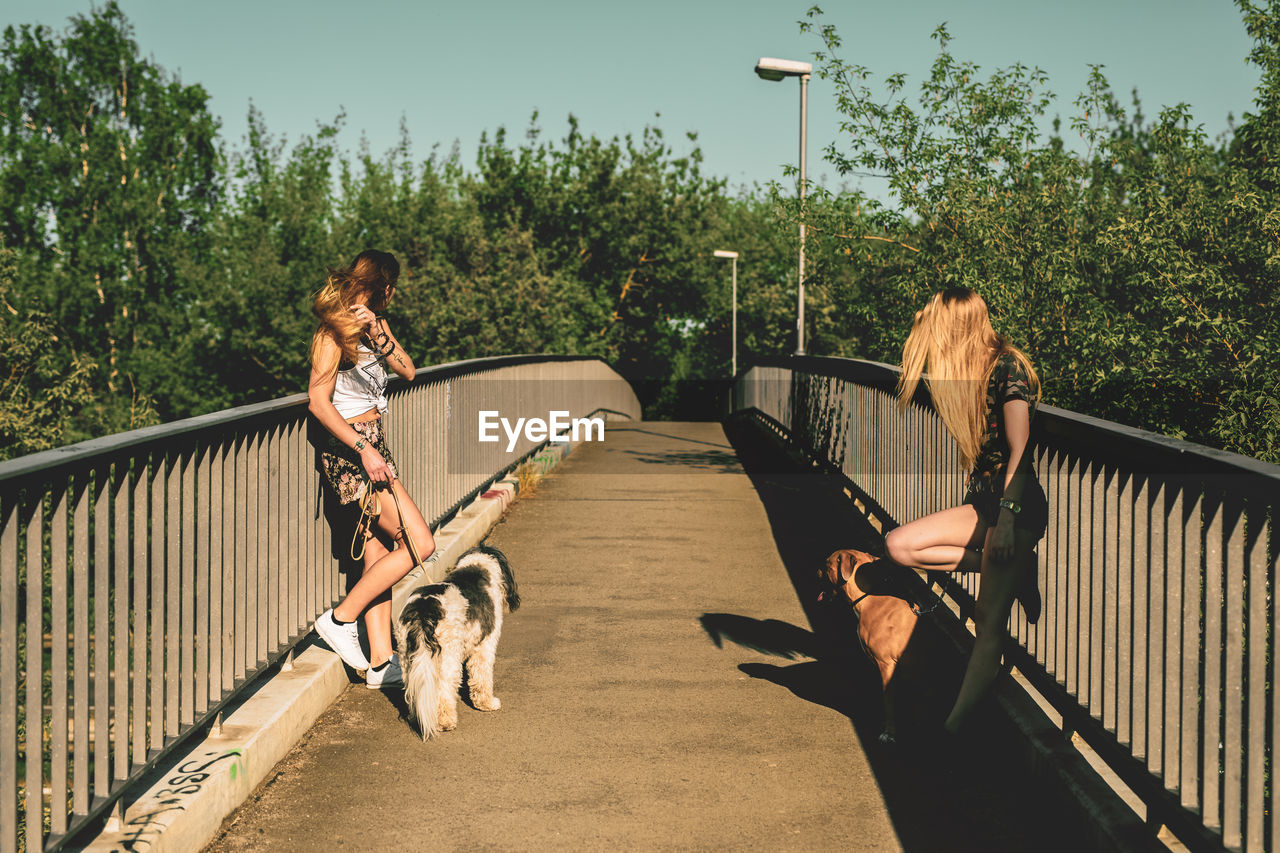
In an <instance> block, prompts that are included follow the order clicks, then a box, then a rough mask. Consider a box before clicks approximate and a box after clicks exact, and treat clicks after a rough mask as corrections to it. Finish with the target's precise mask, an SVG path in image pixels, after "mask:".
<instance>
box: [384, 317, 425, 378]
mask: <svg viewBox="0 0 1280 853" xmlns="http://www.w3.org/2000/svg"><path fill="white" fill-rule="evenodd" d="M378 324H379V325H380V326H381V327H382V331H383V332H384V333H385V334H386V336H387V338H388V339H389V340H390V341H391V346H392V349H391V351H390V352H389V353H387V366H388V367H390V368H391V369H392V370H393V371H395V374H396V375H397V376H399V377H400V378H401V379H412V378H413V377H414V376H415V375H416V374H417V371H416V370H415V369H414V366H413V359H411V358H410V357H409V353H407V352H405V351H404V347H402V346H400V342H399V341H397V340H396V336H395V335H393V334H391V326H390V325H389V324H388V323H387V321H386V320H385V319H382V318H379V319H378Z"/></svg>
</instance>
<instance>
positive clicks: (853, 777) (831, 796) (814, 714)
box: [210, 423, 1071, 851]
mask: <svg viewBox="0 0 1280 853" xmlns="http://www.w3.org/2000/svg"><path fill="white" fill-rule="evenodd" d="M731 438H732V439H733V440H732V441H731V440H730V439H731ZM735 445H736V447H735ZM739 451H740V452H741V457H740V456H739ZM744 460H745V462H746V464H747V465H748V467H749V468H750V469H751V471H750V475H749V474H748V473H747V471H746V470H744V467H743V465H744ZM410 486H411V487H412V484H410ZM842 497H843V496H841V495H838V494H834V493H832V491H831V489H830V488H829V486H826V485H823V484H821V483H819V482H818V480H816V479H815V478H814V475H808V474H796V473H794V472H793V471H791V470H789V469H788V468H787V466H786V464H785V460H783V459H781V458H780V457H776V454H773V451H771V450H770V448H769V447H768V446H767V444H766V443H763V442H761V441H760V440H759V438H758V436H756V435H755V434H754V433H752V434H747V433H746V432H745V431H744V432H742V434H738V433H737V432H736V431H733V430H731V435H730V436H726V433H725V431H724V430H723V429H722V428H721V426H720V425H719V424H714V423H629V424H619V425H614V426H613V428H611V429H610V430H609V431H608V433H607V436H606V440H605V442H603V443H602V444H584V445H582V446H580V447H579V448H578V449H576V450H575V451H574V453H573V454H571V455H570V456H569V457H568V458H567V459H566V460H565V462H564V463H562V464H561V466H560V467H559V468H558V469H556V470H555V471H554V472H553V473H552V474H551V475H550V476H548V477H547V478H546V479H545V480H543V482H542V483H541V484H540V485H539V487H538V488H537V490H536V491H535V492H534V493H533V494H530V495H522V496H521V498H520V500H519V501H518V502H517V503H516V504H515V505H514V507H513V508H512V510H511V511H510V513H509V514H508V515H507V517H506V518H505V519H504V521H503V522H502V523H501V524H499V525H498V527H496V528H495V529H494V531H493V533H492V534H491V536H490V538H489V544H492V545H496V546H497V547H499V548H501V549H503V550H504V551H505V552H506V553H507V554H508V556H509V557H510V560H511V564H512V567H513V569H514V571H515V575H516V578H517V581H518V582H519V584H520V591H521V594H522V597H523V599H524V606H523V607H522V608H521V609H520V610H519V611H518V612H517V613H515V614H513V615H511V616H510V617H508V621H507V623H506V626H505V628H504V631H503V636H502V641H501V644H500V645H499V649H498V661H497V667H496V677H495V688H496V689H495V692H496V693H497V695H498V696H499V697H500V698H501V699H502V702H503V705H502V710H500V711H497V712H494V713H482V712H479V711H475V710H474V709H471V708H469V707H467V706H466V705H465V704H464V705H462V706H461V713H460V721H459V725H458V728H457V729H456V730H455V731H453V732H449V733H446V734H444V735H442V736H441V737H440V738H439V739H437V740H433V741H431V742H429V743H423V742H421V741H420V740H419V739H418V736H417V735H416V733H415V732H414V731H413V730H412V729H411V728H410V727H409V725H408V724H407V723H406V722H405V720H404V718H403V701H402V698H401V697H400V696H398V695H396V694H393V693H382V692H379V691H372V690H367V689H365V688H364V687H363V685H360V684H357V685H353V686H352V688H351V689H349V690H348V691H347V692H346V693H345V694H344V695H343V696H342V698H341V699H339V701H338V702H336V703H335V704H334V705H333V706H332V707H331V708H330V709H329V710H328V711H327V712H326V713H325V714H324V715H323V716H322V717H321V718H320V720H319V721H318V723H317V724H316V725H315V727H314V728H313V729H312V730H311V732H310V733H309V734H308V735H307V736H306V737H305V738H304V739H303V741H302V742H301V743H300V744H299V745H298V746H297V747H296V748H295V749H294V750H293V751H292V752H291V753H290V754H289V755H288V756H287V757H286V758H285V759H284V760H283V761H282V762H281V763H280V764H279V765H278V766H277V767H276V770H275V772H274V773H273V774H272V776H271V777H270V778H269V779H268V781H267V782H266V783H264V785H263V786H262V787H261V788H260V789H259V790H258V791H257V792H256V793H255V795H254V796H253V797H252V798H251V799H250V800H249V801H248V802H247V803H246V804H245V805H244V806H243V807H242V808H240V809H239V810H238V811H237V812H236V813H235V814H234V815H233V816H232V817H231V818H229V819H228V821H227V822H226V824H225V825H224V827H223V830H222V832H221V833H220V835H219V837H218V838H217V839H216V840H215V842H214V843H213V845H212V846H211V848H210V849H212V850H219V851H222V850H227V851H232V850H235V851H238V850H313V849H314V850H318V849H326V850H331V849H338V848H341V849H357V850H381V849H421V850H464V849H465V850H475V849H497V850H532V849H566V850H594V849H606V848H609V849H619V848H620V849H642V850H647V849H699V850H710V849H717V850H743V849H752V850H764V849H768V850H816V849H824V850H899V849H905V850H913V851H927V850H928V851H931V850H938V849H949V850H953V851H954V850H983V851H993V850H996V851H998V850H1023V849H1036V850H1045V849H1050V850H1051V849H1070V847H1071V845H1070V844H1069V843H1068V841H1067V836H1065V835H1063V834H1062V832H1060V831H1059V829H1058V828H1056V827H1054V826H1052V824H1051V823H1046V818H1045V816H1044V810H1043V809H1038V808H1035V807H1033V804H1032V803H1030V802H1029V801H1028V800H1029V798H1028V795H1027V793H1026V792H1025V791H1024V790H1021V789H1020V786H1019V785H1018V784H1017V783H1016V781H1014V780H1013V779H1012V778H1011V777H1010V776H1009V775H1008V774H1007V773H1006V772H1005V771H1004V770H1003V769H1002V768H1001V766H1000V762H999V761H998V760H992V761H986V760H983V761H971V760H968V759H966V758H965V757H963V756H960V757H957V756H955V755H946V756H941V757H940V756H939V755H938V753H937V752H936V750H935V749H934V748H932V747H930V746H928V744H929V743H931V742H932V741H930V739H929V737H928V731H929V729H930V727H932V726H936V724H937V721H938V720H939V719H940V717H941V715H942V714H943V713H945V710H946V706H947V705H948V704H949V698H950V696H952V695H954V692H953V691H954V684H952V683H948V682H947V680H946V678H938V677H935V676H933V675H930V676H928V677H919V676H917V677H915V678H914V680H912V678H911V676H910V675H909V674H908V675H907V676H903V677H904V678H906V679H907V682H906V686H905V687H904V699H903V701H905V702H908V703H909V704H910V705H911V707H913V708H914V709H915V710H914V711H913V712H909V713H908V714H907V715H906V716H907V717H908V719H907V720H906V721H905V722H904V723H903V724H902V729H903V731H904V732H905V733H906V734H908V735H911V734H913V733H914V735H915V738H916V740H917V741H918V743H916V744H915V745H910V744H908V745H904V746H900V747H898V748H889V747H884V746H882V745H880V744H878V743H877V742H876V741H875V736H876V734H877V733H878V732H879V725H880V720H879V687H878V683H877V681H876V677H875V675H874V671H873V670H872V669H871V668H870V667H869V665H867V664H865V662H864V661H863V659H862V657H861V655H860V654H859V653H857V648H856V639H855V638H854V635H853V634H852V624H851V622H850V621H848V619H845V618H843V617H841V616H840V615H839V614H837V615H836V616H834V617H828V616H825V615H824V614H822V613H820V612H818V611H817V610H816V609H814V607H813V606H812V605H810V604H809V603H808V602H809V598H810V595H809V593H810V592H811V590H810V583H809V577H810V575H811V574H812V573H813V572H814V571H816V562H814V561H815V560H818V559H820V557H821V556H822V555H825V553H827V552H829V551H830V550H832V549H833V548H834V547H841V546H843V547H848V546H853V547H859V546H860V547H867V545H868V540H869V538H870V537H872V536H873V535H874V534H873V533H872V532H871V531H870V530H869V529H867V528H866V527H865V524H862V523H861V522H860V520H859V519H858V518H857V516H856V514H853V513H851V512H850V511H849V508H848V506H847V501H843V500H842ZM802 602H804V603H803V604H802ZM922 624H923V623H922ZM924 633H926V632H918V635H920V643H919V647H920V648H919V650H918V653H919V654H921V655H926V656H928V655H929V654H930V645H929V638H928V637H927V636H922V635H923V634H924ZM916 651H917V650H916V649H914V648H913V652H916ZM956 669H957V667H956V666H954V665H953V666H951V667H950V668H949V670H948V671H951V670H956ZM921 670H922V671H923V668H921ZM956 675H957V676H958V671H957V672H956ZM913 685H914V686H913Z"/></svg>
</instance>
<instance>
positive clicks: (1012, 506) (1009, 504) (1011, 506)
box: [1000, 498, 1022, 515]
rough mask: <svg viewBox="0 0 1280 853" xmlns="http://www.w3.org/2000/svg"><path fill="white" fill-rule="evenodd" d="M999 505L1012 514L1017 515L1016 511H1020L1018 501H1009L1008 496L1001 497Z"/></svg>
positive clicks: (1020, 505) (1020, 507)
mask: <svg viewBox="0 0 1280 853" xmlns="http://www.w3.org/2000/svg"><path fill="white" fill-rule="evenodd" d="M1000 506H1002V507H1004V508H1005V509H1007V510H1009V512H1011V513H1013V514H1014V515H1017V514H1018V513H1020V512H1022V504H1020V503H1018V502H1017V501H1011V500H1009V499H1008V498H1001V500H1000Z"/></svg>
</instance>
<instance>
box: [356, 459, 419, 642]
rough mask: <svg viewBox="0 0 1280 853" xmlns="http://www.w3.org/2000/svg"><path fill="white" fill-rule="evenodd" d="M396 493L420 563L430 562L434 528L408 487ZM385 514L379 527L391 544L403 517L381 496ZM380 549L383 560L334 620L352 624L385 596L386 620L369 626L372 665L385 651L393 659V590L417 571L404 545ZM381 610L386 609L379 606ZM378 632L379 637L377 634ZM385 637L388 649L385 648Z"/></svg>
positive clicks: (398, 484)
mask: <svg viewBox="0 0 1280 853" xmlns="http://www.w3.org/2000/svg"><path fill="white" fill-rule="evenodd" d="M391 487H392V488H393V489H395V490H396V495H397V497H399V498H400V506H401V508H402V509H403V510H404V514H405V528H406V529H407V531H408V533H409V535H410V536H412V537H413V544H414V546H415V547H416V548H417V550H418V557H419V558H420V559H423V560H425V559H427V558H428V557H430V556H431V554H432V552H434V551H435V547H436V546H435V540H434V539H433V538H432V536H431V528H430V527H428V526H427V522H426V521H425V520H423V518H422V513H421V512H419V511H418V506H417V504H415V503H414V502H413V499H412V498H411V497H409V492H408V491H407V490H406V489H405V487H404V485H403V484H402V483H401V482H400V481H399V480H395V481H393V483H392V486H391ZM378 497H379V500H380V505H381V509H382V512H381V513H380V514H379V515H378V527H379V529H380V530H381V531H382V533H383V534H385V535H386V537H387V538H388V540H389V541H390V540H394V539H395V538H396V537H397V536H398V535H399V533H400V517H399V515H397V514H396V502H395V501H394V500H392V498H391V496H390V495H379V496H378ZM374 542H375V540H373V539H371V540H369V542H368V543H367V545H366V549H367V548H368V547H370V546H373V545H374ZM377 548H378V549H379V550H380V551H381V552H382V556H381V557H380V558H379V559H378V560H377V561H376V562H373V563H372V564H366V567H365V570H364V574H363V575H362V576H361V578H360V580H359V582H358V583H356V585H355V586H354V587H352V588H351V591H350V592H349V593H347V597H346V598H344V599H343V600H342V603H341V604H339V605H338V606H337V607H335V608H333V615H334V618H335V619H337V620H339V621H340V622H350V621H352V620H354V619H356V618H358V617H359V616H360V614H362V613H364V612H365V610H366V609H368V608H369V607H370V606H371V605H374V604H375V603H378V600H379V599H380V598H382V597H383V596H385V599H386V601H385V610H386V613H385V619H383V617H382V616H375V617H374V619H373V622H372V623H370V622H366V623H365V624H366V627H367V628H368V629H369V653H370V659H371V662H378V661H379V660H380V650H381V649H385V650H386V652H385V657H381V660H386V658H388V657H390V656H391V597H390V590H391V587H393V586H395V585H396V582H397V581H399V580H400V579H401V578H403V577H404V576H405V575H407V574H408V573H409V570H410V569H412V568H413V558H412V557H410V556H409V549H408V548H405V547H404V546H403V545H401V546H399V547H397V548H396V549H395V550H394V551H387V549H386V548H385V546H383V545H382V543H380V542H379V543H378V545H377ZM379 606H382V605H381V604H379ZM375 630H376V631H377V632H378V633H377V635H375V633H374V631H375ZM384 637H385V645H383V644H382V642H383V638H384Z"/></svg>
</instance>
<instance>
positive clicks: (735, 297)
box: [715, 249, 738, 376]
mask: <svg viewBox="0 0 1280 853" xmlns="http://www.w3.org/2000/svg"><path fill="white" fill-rule="evenodd" d="M715 256H716V257H717V258H730V259H732V261H733V333H732V334H733V337H732V340H733V348H732V352H733V372H732V373H730V374H729V375H730V376H737V375H738V253H737V252H728V251H725V250H724V249H716V250H715Z"/></svg>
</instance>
